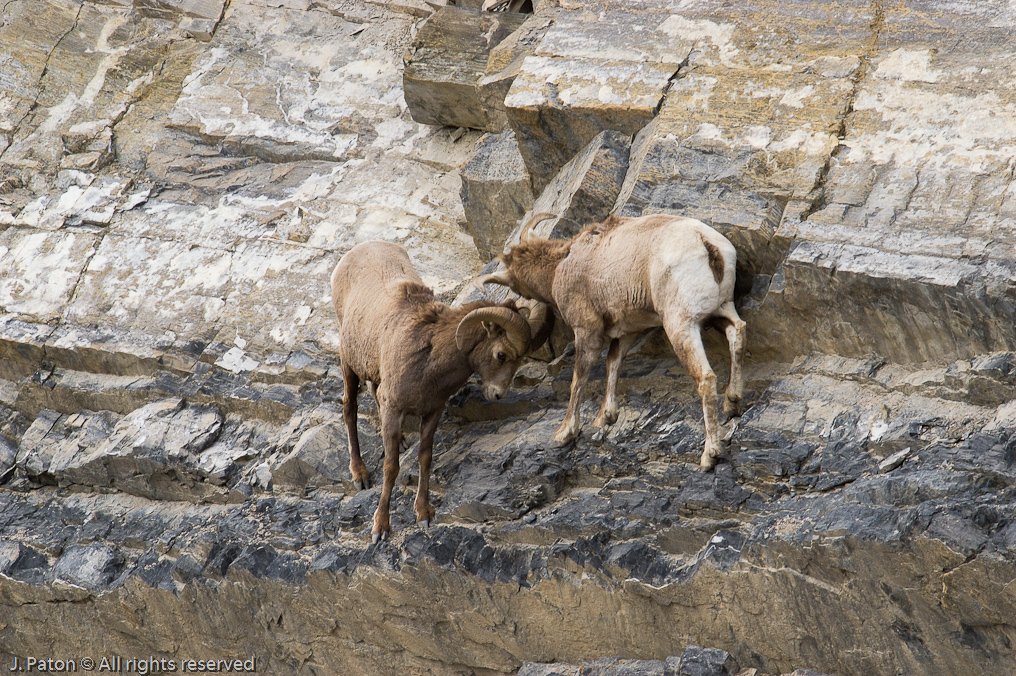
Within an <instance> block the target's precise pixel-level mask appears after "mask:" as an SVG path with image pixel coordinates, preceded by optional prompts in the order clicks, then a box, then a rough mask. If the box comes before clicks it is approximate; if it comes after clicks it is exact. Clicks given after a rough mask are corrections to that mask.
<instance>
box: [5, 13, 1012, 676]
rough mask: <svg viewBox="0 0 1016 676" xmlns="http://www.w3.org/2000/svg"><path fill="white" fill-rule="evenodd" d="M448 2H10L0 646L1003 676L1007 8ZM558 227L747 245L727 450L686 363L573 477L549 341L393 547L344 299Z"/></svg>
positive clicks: (23, 651) (471, 404) (635, 389)
mask: <svg viewBox="0 0 1016 676" xmlns="http://www.w3.org/2000/svg"><path fill="white" fill-rule="evenodd" d="M444 4H445V3H444V2H421V1H419V0H376V1H375V0H268V1H258V0H251V1H249V2H243V1H240V0H231V1H229V2H225V1H222V0H220V1H215V0H209V1H207V2H196V1H182V0H181V1H174V0H160V1H159V2H154V1H148V0H144V1H142V0H134V1H133V2H131V1H130V0H106V1H102V2H99V1H95V2H86V1H83V0H46V1H45V2H29V1H28V0H8V1H7V2H5V3H3V4H2V5H0V312H2V314H0V481H2V486H0V604H2V606H3V612H2V613H0V659H2V660H5V661H6V662H5V663H6V664H10V663H11V662H12V660H13V658H14V657H19V658H21V659H22V660H24V659H26V658H27V657H30V656H31V657H35V658H42V659H45V658H49V657H52V658H61V659H80V658H82V657H92V658H94V659H96V660H97V661H98V660H99V659H100V658H101V657H102V656H104V655H112V654H118V655H121V656H123V657H124V658H125V659H126V658H129V657H142V658H146V657H149V656H154V657H156V658H173V659H176V660H180V659H226V658H235V657H239V658H243V659H248V658H250V657H252V656H253V657H256V659H257V660H258V662H257V664H258V669H259V670H260V671H264V672H265V673H279V674H286V673H293V674H297V673H300V674H310V673H343V674H371V675H373V674H406V673H433V674H463V673H471V674H525V675H526V676H537V675H539V674H550V673H563V674H573V673H574V674H579V673H581V674H603V675H604V676H607V675H608V674H610V675H614V676H617V675H620V674H632V675H634V674H660V675H664V674H682V675H687V676H691V675H695V674H718V675H719V674H729V675H732V674H734V673H736V672H737V671H738V670H742V671H744V672H745V673H746V674H751V673H753V672H752V670H756V672H755V673H758V674H763V673H765V674H778V673H788V672H792V671H794V670H796V669H804V668H810V669H818V670H820V671H822V672H824V673H828V674H835V675H837V676H850V675H854V674H866V675H867V674H879V675H881V674H886V675H890V674H891V675H895V674H912V675H914V676H918V675H926V676H942V675H945V674H950V675H951V674H957V675H958V674H971V673H978V674H990V675H995V674H997V675H1000V676H1001V675H1003V674H1004V675H1009V674H1011V673H1013V671H1014V670H1016V647H1014V642H1016V622H1014V619H1013V618H1016V587H1014V585H1013V580H1014V579H1016V554H1014V552H1016V506H1014V505H1016V402H1014V400H1016V352H1014V351H1016V187H1014V186H1016V183H1014V182H1013V173H1014V170H1016V164H1014V159H1013V158H1016V141H1014V140H1013V139H1016V94H1014V92H1016V72H1014V71H1013V67H1012V64H1013V63H1014V62H1016V54H1014V52H1016V47H1014V45H1016V41H1014V40H1013V31H1014V30H1016V12H1014V10H1013V9H1012V7H1011V6H1010V4H1009V3H1006V2H1003V1H1002V0H991V1H989V2H980V3H964V2H939V3H933V4H929V3H924V2H916V1H914V2H911V1H903V2H892V3H890V2H879V1H877V0H876V1H873V2H869V1H865V2H859V1H858V2H852V1H849V0H840V1H837V2H833V1H830V2H817V1H805V0H802V1H800V2H780V3H775V2H766V1H762V0H759V1H758V2H745V3H733V4H732V3H724V2H719V1H717V2H712V1H710V0H704V1H701V2H688V1H682V2H678V1H677V0H674V1H672V2H656V1H653V2H644V1H642V0H622V1H617V0H614V1H612V2H592V3H590V2H582V3H579V2H571V1H570V0H556V1H555V0H543V1H542V2H536V3H535V4H536V7H535V12H534V13H533V14H525V15H490V14H480V13H477V7H475V6H473V5H476V4H479V3H472V5H470V3H463V4H464V6H465V8H463V7H447V8H444V7H443V5H444ZM466 127H469V128H468V129H467V128H466ZM543 210H553V211H554V212H555V213H557V214H559V215H563V216H565V217H566V218H563V219H561V220H558V221H553V220H552V221H547V222H545V223H544V224H543V225H542V226H541V229H542V234H544V235H552V234H555V233H556V234H557V235H567V234H568V233H569V232H571V231H573V228H574V223H573V221H571V220H568V219H575V220H579V221H582V220H586V219H593V218H599V217H602V214H606V213H610V212H614V213H621V214H624V215H637V214H642V213H657V212H663V213H674V214H681V215H689V216H693V217H696V218H700V219H702V220H705V221H707V222H709V223H710V224H712V225H714V226H715V227H716V228H717V229H719V230H721V231H722V232H724V234H726V235H727V236H728V237H729V238H730V239H731V241H733V242H734V243H735V245H736V246H737V248H738V252H739V267H738V289H739V304H740V308H741V312H742V316H743V317H744V318H745V319H746V321H747V322H748V334H749V352H750V356H749V363H748V368H747V373H748V383H747V385H748V386H747V394H748V397H747V400H748V404H749V407H748V409H747V411H746V412H745V414H744V415H743V416H742V417H741V418H740V419H739V420H738V421H736V423H734V424H732V425H731V426H729V427H728V429H727V433H728V437H729V441H730V448H729V452H728V457H727V458H726V461H725V462H723V463H721V464H720V465H719V466H718V468H717V470H716V471H715V473H710V474H703V473H700V472H698V471H697V469H696V463H697V458H698V455H699V453H700V452H701V445H702V442H703V435H702V426H701V409H700V407H699V405H698V402H697V398H696V396H695V395H694V392H693V389H692V386H691V381H690V379H689V378H688V376H687V374H686V373H685V372H684V370H683V369H682V368H681V367H680V366H679V365H678V363H677V361H676V359H675V358H674V357H673V355H672V353H670V352H669V351H668V349H667V347H666V344H665V343H664V341H663V340H662V339H661V337H660V336H659V335H657V334H651V335H649V336H647V338H646V340H645V341H643V343H642V344H641V345H640V346H639V347H638V348H637V349H636V351H635V353H634V354H633V356H631V357H629V360H628V361H627V362H626V365H625V369H624V371H623V372H622V381H621V385H620V391H621V392H622V393H623V402H622V409H621V416H620V418H619V419H618V421H617V423H616V424H615V425H613V426H612V427H610V428H608V429H606V430H595V429H593V428H591V427H589V426H588V425H589V421H591V420H592V418H593V416H594V414H595V411H596V409H597V408H598V406H599V401H598V400H597V398H598V396H599V395H601V394H602V387H603V366H602V364H601V365H599V366H598V367H597V370H595V371H594V374H593V379H592V381H591V387H590V389H591V390H592V393H591V394H590V399H589V400H588V401H587V402H586V405H585V406H584V407H583V414H584V420H585V421H586V425H587V426H586V428H585V429H584V431H583V434H582V436H581V438H580V439H579V441H578V442H577V443H576V444H575V445H574V446H572V447H569V448H564V449H553V448H550V447H549V443H548V442H549V440H550V437H551V435H552V433H553V430H554V429H555V428H556V427H557V425H558V424H559V423H560V421H561V419H562V417H563V415H564V409H565V405H566V400H567V396H568V386H569V382H570V376H571V358H570V356H569V352H568V350H567V348H566V344H567V339H568V336H567V333H566V332H559V333H558V335H556V336H555V339H554V340H553V341H552V348H551V350H549V351H546V352H545V353H543V354H541V355H540V356H541V357H542V360H537V361H533V362H531V363H529V364H527V365H526V366H525V367H524V368H523V369H521V370H520V372H519V375H518V376H517V378H516V382H515V388H514V389H513V391H512V394H511V395H510V397H509V398H507V399H506V400H502V401H499V402H497V403H488V402H486V401H484V400H483V399H482V397H481V396H480V394H479V390H478V388H477V387H476V386H475V385H467V386H466V388H464V389H463V390H462V392H460V393H459V394H458V395H456V396H455V397H454V398H453V399H452V401H451V402H450V405H449V409H448V412H447V414H446V416H445V418H444V420H443V422H442V425H441V428H440V430H439V432H438V436H437V439H436V449H437V451H436V454H435V460H434V472H433V473H434V480H433V483H432V499H433V500H434V503H435V506H436V507H437V525H435V526H432V527H431V528H430V529H429V530H424V529H421V528H419V527H417V526H416V525H415V523H414V516H413V511H412V500H413V492H414V484H415V483H416V481H417V469H416V467H415V439H414V436H413V435H410V436H409V437H408V448H407V450H406V451H405V453H404V455H403V463H402V465H403V469H402V475H401V477H400V482H399V484H398V486H397V490H396V495H395V497H394V500H393V527H394V529H395V533H394V538H393V540H392V541H391V542H385V543H381V544H379V545H371V544H370V535H369V531H370V528H369V524H370V517H371V514H372V512H373V510H374V507H375V506H376V504H377V499H378V490H377V489H376V488H374V489H369V490H365V491H357V490H356V489H355V488H354V486H353V485H352V481H351V479H350V476H349V473H348V467H347V466H348V457H347V451H346V431H345V427H344V425H343V424H342V420H341V396H342V382H341V377H340V375H339V370H338V368H337V365H336V360H335V352H336V346H337V340H338V331H337V327H336V325H335V321H334V315H333V312H332V310H331V306H330V300H331V299H330V297H329V295H328V294H329V290H328V287H327V280H328V275H329V273H330V271H331V268H332V267H333V266H334V264H335V263H336V262H337V260H338V259H339V257H340V256H341V254H342V253H343V252H345V251H347V250H348V249H349V248H350V247H351V246H353V245H354V244H355V243H357V242H359V241H364V240H368V239H386V240H389V241H394V242H398V243H400V244H402V245H403V246H404V247H406V248H407V250H408V251H409V252H410V255H411V257H412V259H413V261H414V264H415V265H416V266H417V268H418V270H419V271H420V273H421V275H422V276H423V279H424V280H425V281H426V282H427V283H428V284H429V285H431V286H432V287H433V288H434V289H435V291H436V292H437V293H439V294H440V295H441V296H442V297H443V298H444V299H446V300H447V301H449V302H451V301H452V300H453V299H454V298H456V297H459V298H460V300H461V299H464V298H467V297H468V295H469V293H470V291H469V290H464V288H463V287H464V284H465V282H466V281H467V280H468V279H469V278H470V277H471V276H473V275H474V274H476V273H477V272H479V271H480V269H481V266H482V265H483V264H484V263H485V262H486V261H489V260H490V259H491V258H492V257H493V256H495V255H496V254H497V253H498V252H499V251H500V250H501V249H502V248H503V246H504V242H505V241H506V240H510V239H511V237H513V234H512V232H513V230H514V229H515V228H516V227H517V225H518V222H519V220H520V219H521V218H523V217H524V215H525V214H526V213H535V212H538V211H543ZM515 236H517V235H515ZM493 265H494V264H493V263H491V264H489V265H488V267H489V266H493ZM708 338H709V341H710V358H711V360H712V363H713V365H714V367H715V368H716V370H717V373H720V374H722V373H723V371H724V369H725V368H727V360H726V357H725V356H724V353H723V350H722V349H721V347H722V346H721V340H720V337H719V335H718V334H715V333H713V332H710V334H709V336H708ZM723 380H724V378H723V377H722V376H721V382H722V381H723ZM361 403H362V404H363V408H362V411H363V413H362V415H361V420H360V426H359V429H360V434H361V442H362V443H363V445H364V455H365V460H366V461H367V464H368V466H369V467H370V468H371V469H372V471H373V472H375V476H378V474H377V473H378V472H380V462H379V458H380V440H379V439H378V437H377V434H376V433H375V432H374V426H375V424H376V411H375V410H374V409H373V408H371V407H372V406H373V402H372V401H371V400H370V397H369V395H367V394H366V392H364V393H363V394H362V395H361ZM689 646H704V647H705V648H706V649H705V650H703V649H700V648H694V647H692V648H689ZM801 673H803V672H801Z"/></svg>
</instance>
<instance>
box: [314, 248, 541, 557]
mask: <svg viewBox="0 0 1016 676" xmlns="http://www.w3.org/2000/svg"><path fill="white" fill-rule="evenodd" d="M331 286H332V302H333V303H334V305H335V313H336V315H337V316H338V320H339V326H340V329H339V330H340V333H339V358H340V359H341V362H342V378H343V380H344V384H345V396H344V400H343V405H342V413H343V418H344V419H345V422H346V428H347V429H348V431H349V471H350V473H351V474H352V477H353V481H354V483H355V484H356V486H357V487H358V488H361V489H363V488H366V487H369V486H370V476H369V473H368V472H367V468H366V467H365V466H364V464H363V459H362V458H361V457H360V441H359V436H358V435H357V431H356V410H357V403H356V396H357V392H358V390H359V385H360V381H361V380H366V381H369V382H370V383H371V390H372V392H373V393H374V396H375V398H376V400H377V403H378V409H379V410H380V414H381V437H382V440H383V443H384V450H385V459H384V485H383V487H382V492H381V498H380V501H379V503H378V507H377V511H376V512H375V513H374V529H373V539H374V542H377V541H378V540H380V539H386V538H387V537H388V535H389V534H390V533H391V521H390V515H389V504H390V501H391V494H392V489H393V487H394V486H395V478H396V476H398V473H399V446H400V444H401V442H402V421H403V418H405V416H406V415H407V414H411V415H418V416H420V417H421V419H422V423H421V425H420V450H419V456H420V484H419V487H418V489H417V493H416V519H417V522H418V523H421V524H423V525H424V526H425V527H426V526H429V525H430V523H431V521H432V520H433V518H434V508H433V507H432V506H431V504H430V464H431V457H432V452H433V445H434V432H435V431H436V430H437V424H438V421H439V420H440V419H441V413H442V411H444V407H445V403H446V402H447V401H448V398H449V397H450V396H451V395H452V394H454V393H455V392H456V391H458V390H459V389H460V388H461V387H462V386H463V385H464V384H465V383H466V381H467V380H468V379H469V377H470V376H471V375H472V374H473V373H479V374H480V378H481V379H482V381H483V393H484V395H485V396H486V397H487V398H488V399H499V398H501V397H502V396H504V394H505V392H506V391H507V390H508V387H509V385H510V384H511V381H512V378H513V377H514V375H515V370H516V368H518V366H519V364H520V363H521V361H522V358H523V357H524V356H525V355H526V354H528V353H529V352H530V351H531V350H532V349H535V348H537V347H539V346H540V345H541V344H542V343H543V341H545V340H546V339H547V336H548V335H549V334H550V322H552V321H553V314H552V313H549V312H547V307H546V305H542V304H536V305H535V306H534V307H533V309H532V312H531V316H530V317H529V319H528V320H527V319H526V317H525V316H523V315H522V314H520V313H519V312H518V311H517V310H516V308H515V306H514V304H511V303H508V304H505V305H494V304H493V303H489V302H480V303H472V304H470V305H468V306H466V307H462V308H450V307H448V306H447V305H445V304H444V303H440V302H438V301H437V300H436V299H435V297H434V293H433V292H432V291H431V290H430V289H429V288H427V287H426V286H424V284H423V280H421V279H420V276H419V275H418V274H417V273H416V271H415V270H414V269H413V266H412V264H411V263H410V261H409V256H408V254H406V252H405V251H404V250H403V249H402V248H401V247H399V246H398V245H396V244H391V243H388V242H365V243H363V244H359V245H357V246H356V247H354V248H353V249H352V250H351V251H349V253H347V254H346V255H345V256H343V257H342V260H340V261H339V264H338V265H336V266H335V270H334V272H332V278H331Z"/></svg>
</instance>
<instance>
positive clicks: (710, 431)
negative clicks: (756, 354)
mask: <svg viewBox="0 0 1016 676" xmlns="http://www.w3.org/2000/svg"><path fill="white" fill-rule="evenodd" d="M665 328H666V331H667V337H668V338H669V339H670V343H671V345H672V346H673V348H674V352H676V353H677V356H678V358H679V359H680V360H681V363H682V364H684V367H685V368H686V369H687V370H688V373H689V374H690V375H691V377H692V378H693V379H694V380H695V389H696V390H697V391H698V395H699V398H700V399H701V400H702V422H703V426H704V427H705V432H706V443H705V449H704V450H703V451H702V457H701V458H700V460H699V463H700V465H701V467H702V470H703V471H709V470H711V469H712V468H714V467H715V466H716V461H717V459H718V458H719V457H720V426H719V422H718V421H717V418H718V415H717V410H716V408H717V407H716V374H715V373H713V369H712V367H711V366H709V360H708V359H707V358H706V350H705V348H704V347H703V346H702V327H701V326H699V325H698V324H697V323H696V322H693V321H688V320H687V319H685V320H678V321H675V322H668V323H667V324H666V326H665Z"/></svg>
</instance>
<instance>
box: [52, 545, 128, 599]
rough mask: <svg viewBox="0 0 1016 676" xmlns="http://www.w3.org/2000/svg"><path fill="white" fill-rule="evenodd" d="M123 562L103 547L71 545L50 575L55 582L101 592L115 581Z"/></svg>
mask: <svg viewBox="0 0 1016 676" xmlns="http://www.w3.org/2000/svg"><path fill="white" fill-rule="evenodd" d="M122 563H123V561H122V560H121V558H120V556H119V555H118V554H117V553H116V552H114V551H113V550H112V549H110V548H109V547H106V546H103V545H84V546H79V545H73V546H71V547H68V548H67V549H66V551H64V553H63V555H62V556H60V558H59V559H57V560H56V562H55V563H54V564H53V568H52V571H51V573H50V574H51V575H52V577H53V580H54V581H56V582H68V583H70V584H73V585H77V586H79V587H84V588H86V589H88V590H90V591H91V590H95V591H98V590H103V589H107V588H108V587H109V585H110V584H111V583H112V582H113V581H114V580H116V578H117V577H118V575H119V574H120V571H121V568H122Z"/></svg>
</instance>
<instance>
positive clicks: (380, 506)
mask: <svg viewBox="0 0 1016 676" xmlns="http://www.w3.org/2000/svg"><path fill="white" fill-rule="evenodd" d="M403 418H405V414H403V413H398V412H394V411H390V410H382V411H381V439H382V441H383V442H384V447H385V463H384V483H383V485H382V487H381V497H380V498H379V499H378V503H377V511H375V512H374V529H373V531H372V533H371V538H372V540H373V541H374V542H375V543H376V542H378V541H379V540H387V539H388V537H389V536H390V535H391V532H392V524H391V502H392V491H393V490H394V489H395V479H396V478H397V477H398V476H399V451H400V446H401V444H402V419H403Z"/></svg>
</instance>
